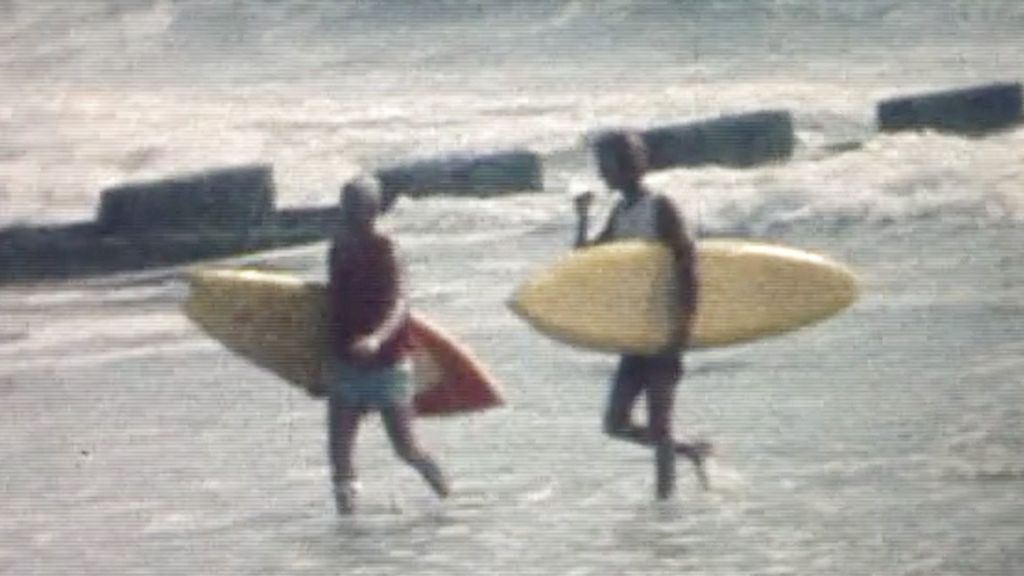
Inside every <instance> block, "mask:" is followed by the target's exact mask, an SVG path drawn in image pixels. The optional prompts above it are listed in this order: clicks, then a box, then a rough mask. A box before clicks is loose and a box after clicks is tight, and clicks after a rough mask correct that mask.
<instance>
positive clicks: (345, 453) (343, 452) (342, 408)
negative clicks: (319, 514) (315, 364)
mask: <svg viewBox="0 0 1024 576" xmlns="http://www.w3.org/2000/svg"><path fill="white" fill-rule="evenodd" d="M327 406H328V408H327V430H328V432H327V434H328V451H329V456H330V458H331V482H332V486H333V488H334V498H335V504H336V505H337V507H338V513H339V514H349V513H351V512H352V511H353V510H354V508H355V501H354V500H355V480H356V472H355V468H354V467H353V464H352V455H353V452H354V449H355V444H356V436H357V433H358V432H359V421H360V420H361V419H362V416H363V415H362V412H361V411H360V410H359V409H357V408H352V407H350V406H346V405H345V403H344V402H342V401H341V400H340V399H339V398H337V397H336V396H332V397H331V398H330V399H329V400H328V404H327Z"/></svg>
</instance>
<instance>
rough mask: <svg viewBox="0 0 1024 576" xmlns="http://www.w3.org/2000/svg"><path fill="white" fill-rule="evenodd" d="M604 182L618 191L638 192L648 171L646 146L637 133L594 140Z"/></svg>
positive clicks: (612, 135)
mask: <svg viewBox="0 0 1024 576" xmlns="http://www.w3.org/2000/svg"><path fill="white" fill-rule="evenodd" d="M594 153H595V155H596V156H597V165H598V170H600V172H601V178H603V179H604V181H605V183H606V184H608V186H609V187H611V188H614V189H616V190H625V189H629V188H635V187H636V185H637V184H638V183H639V182H640V180H641V179H642V178H643V176H644V173H645V172H647V169H648V167H649V158H648V151H647V145H646V144H644V141H643V138H641V137H640V135H639V134H637V133H635V132H626V131H615V132H605V133H604V134H601V135H600V136H598V137H597V139H595V140H594Z"/></svg>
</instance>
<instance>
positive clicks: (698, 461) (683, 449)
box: [676, 441, 714, 490]
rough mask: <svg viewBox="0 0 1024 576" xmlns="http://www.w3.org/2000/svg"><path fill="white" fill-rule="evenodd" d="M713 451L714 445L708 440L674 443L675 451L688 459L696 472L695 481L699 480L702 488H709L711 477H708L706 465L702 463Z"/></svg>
mask: <svg viewBox="0 0 1024 576" xmlns="http://www.w3.org/2000/svg"><path fill="white" fill-rule="evenodd" d="M713 452H714V447H713V446H712V445H711V443H710V442H704V441H698V442H693V443H689V444H687V443H685V442H679V443H678V444H676V453H678V454H682V455H683V456H686V457H687V458H689V459H690V463H691V464H693V468H694V472H695V473H696V474H697V481H698V482H700V486H701V488H703V489H704V490H710V489H711V479H710V478H708V470H707V466H705V465H704V463H705V461H707V459H708V458H709V457H710V456H711V454H712V453H713Z"/></svg>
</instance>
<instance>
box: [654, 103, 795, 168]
mask: <svg viewBox="0 0 1024 576" xmlns="http://www.w3.org/2000/svg"><path fill="white" fill-rule="evenodd" d="M641 134H642V136H643V138H644V141H645V142H646V143H647V147H648V148H649V149H650V153H651V169H652V170H664V169H667V168H680V167H695V166H703V165H708V164H718V165H722V166H729V167H736V168H747V167H750V166H756V165H759V164H764V163H767V162H777V161H779V160H785V159H788V158H790V157H791V156H792V155H793V148H794V147H795V143H796V137H795V135H794V132H793V120H792V117H791V116H790V114H789V112H785V111H765V112H752V113H748V114H739V115H734V116H723V117H721V118H715V119H712V120H704V121H700V122H692V123H686V124H678V125H672V126H662V127H658V128H652V129H649V130H645V131H644V132H642V133H641Z"/></svg>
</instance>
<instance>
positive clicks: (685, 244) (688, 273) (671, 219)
mask: <svg viewBox="0 0 1024 576" xmlns="http://www.w3.org/2000/svg"><path fill="white" fill-rule="evenodd" d="M657 218H658V221H657V225H658V237H659V238H660V239H661V241H662V242H663V243H664V244H665V245H666V246H668V247H669V249H670V250H671V251H672V256H673V260H674V262H675V273H676V277H677V286H678V287H679V290H678V297H679V306H680V308H681V310H682V311H683V315H684V321H683V323H682V324H681V326H680V330H679V333H678V334H676V335H674V340H675V341H674V342H673V343H672V344H673V347H676V346H678V347H679V348H684V347H686V346H687V345H689V341H690V332H691V329H692V327H693V319H694V317H695V314H694V313H695V311H696V309H697V302H698V296H699V294H698V290H699V288H698V272H697V251H696V246H694V243H693V241H692V240H690V237H689V236H688V235H687V234H686V226H685V224H684V223H683V219H682V217H681V216H680V214H679V211H678V209H676V207H675V205H674V204H672V202H671V201H670V200H668V199H667V198H665V197H664V196H659V197H658V217H657Z"/></svg>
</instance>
